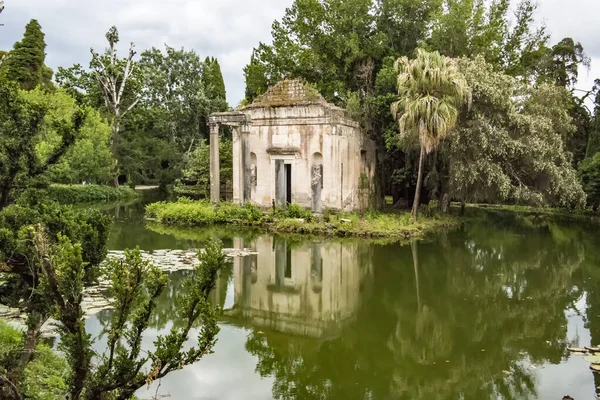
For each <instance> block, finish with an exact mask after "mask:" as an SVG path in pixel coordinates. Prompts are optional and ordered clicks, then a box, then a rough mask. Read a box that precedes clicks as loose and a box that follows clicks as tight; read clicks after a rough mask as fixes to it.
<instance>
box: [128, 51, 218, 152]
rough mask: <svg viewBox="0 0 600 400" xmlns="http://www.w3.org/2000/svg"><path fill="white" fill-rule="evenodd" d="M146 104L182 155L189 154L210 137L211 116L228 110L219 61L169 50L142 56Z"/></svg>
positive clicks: (143, 100) (144, 103)
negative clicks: (197, 142) (201, 140)
mask: <svg viewBox="0 0 600 400" xmlns="http://www.w3.org/2000/svg"><path fill="white" fill-rule="evenodd" d="M140 68H141V69H142V71H143V74H144V88H145V89H146V90H145V91H144V97H143V99H142V104H143V106H145V107H148V108H151V109H153V110H155V112H156V113H157V118H156V121H157V122H158V123H159V124H160V127H159V129H160V130H161V131H162V132H164V137H165V138H168V140H169V141H170V142H172V143H175V144H176V146H177V147H178V149H179V152H181V153H184V152H189V151H190V149H191V148H193V146H194V142H195V141H196V140H198V138H202V137H204V138H207V137H208V134H209V132H208V116H209V115H210V114H211V113H213V112H216V111H225V110H227V103H226V102H225V84H224V83H223V76H222V75H221V69H220V66H219V64H218V61H217V60H215V59H207V60H206V61H205V62H202V61H201V59H200V57H199V56H198V54H196V52H194V51H193V50H192V51H185V50H184V49H181V50H176V49H174V48H172V47H169V46H165V51H164V52H162V51H160V50H159V49H157V48H152V49H150V50H146V51H144V52H143V53H142V54H141V59H140Z"/></svg>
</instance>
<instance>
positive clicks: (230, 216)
mask: <svg viewBox="0 0 600 400" xmlns="http://www.w3.org/2000/svg"><path fill="white" fill-rule="evenodd" d="M262 216H263V214H262V212H261V211H260V209H259V208H258V207H257V206H255V205H253V204H246V205H244V206H238V205H235V204H232V203H221V204H220V205H219V208H216V207H215V206H214V205H213V204H211V203H210V202H208V201H207V200H198V201H196V200H190V199H188V198H186V197H180V198H179V199H178V200H177V202H174V203H167V202H164V201H162V202H158V203H153V204H149V205H147V206H146V217H148V218H153V219H156V220H157V221H159V222H162V223H165V224H176V225H183V226H194V225H210V224H214V223H232V222H235V223H242V224H253V223H257V222H260V221H261V219H262Z"/></svg>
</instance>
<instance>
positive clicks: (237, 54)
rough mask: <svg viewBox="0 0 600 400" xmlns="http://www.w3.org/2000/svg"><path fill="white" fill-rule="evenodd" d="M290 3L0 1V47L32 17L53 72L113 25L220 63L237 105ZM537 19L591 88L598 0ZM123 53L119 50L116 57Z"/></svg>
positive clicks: (140, 42)
mask: <svg viewBox="0 0 600 400" xmlns="http://www.w3.org/2000/svg"><path fill="white" fill-rule="evenodd" d="M292 1H293V0H161V1H158V0H102V1H101V0H4V3H5V6H6V9H5V10H4V12H3V13H2V14H0V23H3V24H4V26H3V27H0V49H5V50H8V49H10V48H12V45H13V44H14V42H16V41H18V40H20V39H21V37H22V35H23V32H24V27H25V25H26V24H27V22H28V21H29V20H30V19H32V18H35V19H37V20H38V21H39V22H40V24H41V25H42V28H43V31H44V33H45V34H46V43H47V45H48V47H47V49H46V52H47V54H48V56H47V59H46V64H47V65H49V66H50V67H52V68H53V69H56V67H58V66H70V65H72V64H74V63H80V64H82V65H84V66H87V65H88V63H89V59H90V53H89V48H90V47H94V48H95V49H98V50H103V49H104V47H105V39H104V34H105V33H106V31H107V30H108V28H109V27H110V26H112V25H116V26H117V27H118V28H119V32H120V36H121V41H122V42H123V44H124V45H125V44H127V43H129V42H131V41H133V42H134V43H135V44H136V46H137V48H138V49H139V50H143V49H146V48H149V47H152V46H157V47H162V46H163V44H164V43H167V44H169V45H170V46H172V47H177V48H179V47H182V46H183V47H185V48H186V49H194V50H196V52H197V53H198V54H199V55H200V56H201V57H206V56H213V57H217V58H218V59H219V63H220V64H221V68H222V70H223V75H224V78H225V85H226V88H227V100H228V101H229V103H230V105H232V106H235V105H237V104H238V102H239V101H240V100H241V99H242V98H243V97H244V76H243V71H242V69H243V68H244V66H245V65H246V64H247V63H248V61H249V59H250V54H251V53H252V48H253V47H254V46H256V45H257V44H258V42H259V41H264V42H270V38H271V34H270V32H271V24H272V22H273V20H275V19H279V18H281V17H282V16H283V14H284V12H285V9H286V7H289V6H290V5H291V4H292ZM539 4H540V8H539V12H538V17H539V18H540V19H542V20H543V21H545V22H546V24H547V26H548V28H549V30H550V33H551V34H552V42H553V43H554V42H557V41H559V40H560V39H562V38H563V37H566V36H571V37H573V38H574V39H575V40H576V41H580V42H581V43H582V44H583V45H584V48H585V50H586V52H587V54H588V55H589V56H590V57H591V58H592V69H591V71H590V72H589V73H588V72H587V71H582V72H581V73H580V80H579V85H578V86H579V87H580V88H582V89H589V88H591V86H592V83H593V81H594V79H595V78H600V24H598V23H597V20H596V18H597V17H598V15H600V0H539ZM122 54H124V52H122Z"/></svg>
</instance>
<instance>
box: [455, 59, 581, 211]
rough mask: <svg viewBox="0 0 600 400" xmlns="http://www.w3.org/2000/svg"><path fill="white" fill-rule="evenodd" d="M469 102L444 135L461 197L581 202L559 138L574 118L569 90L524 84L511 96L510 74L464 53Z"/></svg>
mask: <svg viewBox="0 0 600 400" xmlns="http://www.w3.org/2000/svg"><path fill="white" fill-rule="evenodd" d="M461 69H462V70H463V72H464V74H465V76H466V78H467V81H468V83H469V85H470V86H471V87H472V88H473V108H472V109H471V111H470V113H469V114H468V116H467V117H466V118H465V120H464V121H463V122H462V123H461V127H460V129H458V130H457V131H456V132H455V134H454V135H452V137H451V142H450V145H449V156H448V157H449V160H450V186H451V188H452V190H453V197H457V198H459V199H463V200H466V201H476V202H494V201H501V202H503V201H508V202H513V203H518V204H530V205H535V206H542V205H545V204H549V205H552V206H556V207H571V208H573V207H581V206H583V205H584V204H585V195H584V193H583V190H582V189H581V185H580V184H579V182H578V181H577V177H576V172H575V170H574V169H573V167H572V164H571V160H570V155H569V154H568V153H566V152H565V150H564V147H565V141H566V139H567V138H568V137H569V136H570V135H571V134H572V133H573V131H574V129H575V128H574V126H573V124H572V119H571V117H570V116H569V114H568V105H569V97H568V96H569V94H568V92H566V89H563V88H560V87H557V86H548V85H542V86H540V87H537V88H536V87H533V88H531V87H526V88H525V90H524V91H523V90H521V92H524V94H525V95H524V96H522V97H521V98H518V97H517V96H516V94H517V93H518V86H517V85H516V82H515V80H514V79H513V78H511V77H510V76H508V75H505V74H503V73H500V72H495V71H494V70H493V66H492V65H490V64H488V63H486V62H485V61H484V60H483V59H482V58H477V59H476V60H474V61H469V60H466V59H463V60H462V61H461Z"/></svg>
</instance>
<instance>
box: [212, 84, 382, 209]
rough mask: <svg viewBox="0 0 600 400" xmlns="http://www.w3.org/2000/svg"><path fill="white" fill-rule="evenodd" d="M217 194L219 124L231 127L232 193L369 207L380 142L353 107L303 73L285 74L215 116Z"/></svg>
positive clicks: (263, 202) (215, 193)
mask: <svg viewBox="0 0 600 400" xmlns="http://www.w3.org/2000/svg"><path fill="white" fill-rule="evenodd" d="M209 123H210V151H211V164H210V167H211V200H212V201H213V202H215V203H217V202H218V201H219V199H220V193H219V191H220V185H219V178H220V176H219V134H220V133H219V132H220V129H219V128H220V126H222V125H223V126H231V127H232V128H233V201H234V202H235V203H237V204H243V203H244V202H251V203H254V204H257V205H259V206H261V207H271V206H272V205H273V204H274V205H276V206H278V207H282V208H285V207H286V205H287V204H289V203H295V204H299V205H301V206H304V207H307V208H311V209H312V210H313V211H314V212H321V211H322V210H323V209H324V208H335V209H343V210H358V209H363V210H364V209H366V208H368V207H369V206H370V203H371V201H372V199H373V198H374V196H373V194H374V189H375V188H374V181H375V179H374V177H375V164H376V148H375V143H374V142H373V141H371V140H370V139H368V138H366V137H365V135H363V133H362V132H361V131H360V127H359V124H358V122H356V121H354V120H352V119H351V118H350V117H349V116H348V115H347V112H346V111H345V110H344V109H342V108H339V107H336V106H334V105H332V104H329V103H327V102H326V101H325V99H324V98H323V97H322V96H321V95H320V94H319V93H318V92H317V91H316V90H315V89H313V88H312V87H310V86H308V85H306V84H305V83H304V82H303V81H299V80H284V81H282V82H279V83H278V84H277V85H275V86H273V87H272V88H270V89H269V90H268V91H267V92H266V93H265V94H264V95H262V96H260V97H258V98H257V99H256V100H255V101H254V102H253V103H252V104H250V105H248V106H247V107H245V108H243V109H242V110H241V111H237V112H227V113H218V114H213V115H211V116H210V119H209Z"/></svg>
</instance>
